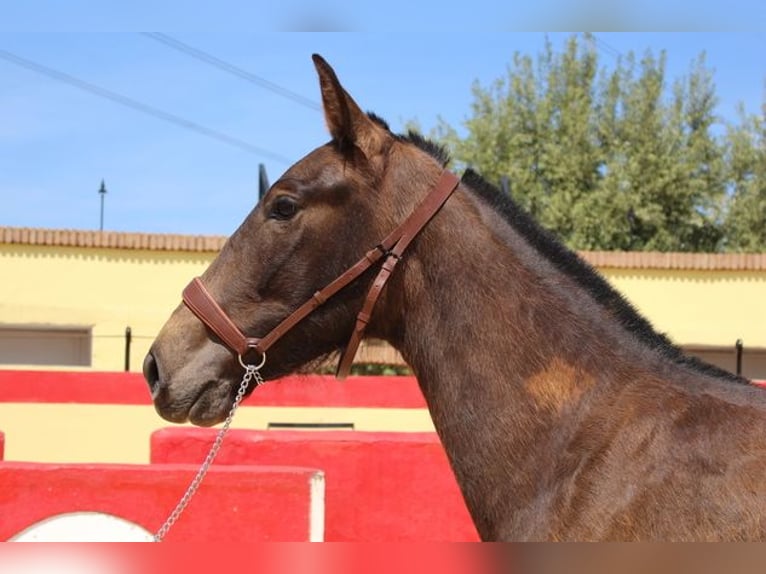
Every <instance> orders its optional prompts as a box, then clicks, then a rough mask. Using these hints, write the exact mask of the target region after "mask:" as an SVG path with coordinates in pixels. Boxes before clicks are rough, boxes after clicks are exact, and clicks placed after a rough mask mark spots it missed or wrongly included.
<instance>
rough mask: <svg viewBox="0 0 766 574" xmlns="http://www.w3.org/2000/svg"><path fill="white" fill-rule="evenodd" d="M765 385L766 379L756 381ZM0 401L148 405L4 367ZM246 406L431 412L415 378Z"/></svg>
mask: <svg viewBox="0 0 766 574" xmlns="http://www.w3.org/2000/svg"><path fill="white" fill-rule="evenodd" d="M753 383H754V384H756V385H759V386H764V387H766V381H753ZM0 403H82V404H113V405H121V404H128V405H149V404H151V397H150V395H149V389H148V387H147V385H146V381H144V378H143V376H142V375H141V374H140V373H116V372H93V371H15V370H2V369H0ZM244 404H245V405H249V406H270V407H283V406H291V407H371V408H404V409H406V408H413V409H422V408H426V404H425V400H424V399H423V395H422V394H421V392H420V388H419V387H418V383H417V380H416V379H415V377H349V378H348V379H346V380H345V381H337V380H335V378H334V377H332V376H328V375H294V376H290V377H285V378H283V379H279V380H276V381H269V382H268V383H267V384H266V385H263V386H262V387H259V388H258V390H257V391H256V392H254V393H252V394H251V395H250V396H249V397H248V398H246V399H245V402H244Z"/></svg>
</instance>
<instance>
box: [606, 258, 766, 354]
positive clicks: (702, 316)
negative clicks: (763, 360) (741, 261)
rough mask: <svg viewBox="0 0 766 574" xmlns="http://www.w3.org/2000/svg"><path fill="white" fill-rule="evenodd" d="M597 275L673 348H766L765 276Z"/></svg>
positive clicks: (684, 273)
mask: <svg viewBox="0 0 766 574" xmlns="http://www.w3.org/2000/svg"><path fill="white" fill-rule="evenodd" d="M601 272H602V273H603V274H604V276H605V277H606V278H607V279H608V280H609V281H610V282H611V283H612V284H613V285H614V286H615V287H616V288H617V289H618V290H619V291H620V292H622V293H623V294H624V295H625V296H626V297H627V298H628V299H629V300H630V301H631V303H633V305H634V306H635V307H636V308H637V309H638V310H639V311H640V312H641V313H642V314H643V315H644V316H645V317H646V318H648V319H649V320H650V321H651V322H652V324H653V325H654V327H655V328H656V329H657V330H658V331H660V332H663V333H666V334H667V335H668V336H669V337H670V338H671V339H672V340H673V341H674V342H675V343H677V344H680V345H684V346H691V345H715V346H725V347H733V346H734V343H735V342H736V340H737V339H742V340H743V341H744V343H745V345H746V346H747V347H760V348H766V271H675V270H664V269H660V270H657V269H644V270H632V269H602V270H601Z"/></svg>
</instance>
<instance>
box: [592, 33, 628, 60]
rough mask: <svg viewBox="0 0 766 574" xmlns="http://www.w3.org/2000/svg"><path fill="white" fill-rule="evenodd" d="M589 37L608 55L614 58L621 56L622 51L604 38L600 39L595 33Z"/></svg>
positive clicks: (617, 58)
mask: <svg viewBox="0 0 766 574" xmlns="http://www.w3.org/2000/svg"><path fill="white" fill-rule="evenodd" d="M591 37H592V38H593V40H594V42H596V44H597V47H598V48H599V49H601V50H602V51H604V52H606V53H607V54H609V55H610V56H612V57H613V58H614V59H615V60H619V59H620V58H621V57H622V52H620V51H619V50H618V49H617V48H615V47H614V46H612V45H611V44H609V43H608V42H606V40H602V39H601V38H600V37H598V36H596V35H595V34H591Z"/></svg>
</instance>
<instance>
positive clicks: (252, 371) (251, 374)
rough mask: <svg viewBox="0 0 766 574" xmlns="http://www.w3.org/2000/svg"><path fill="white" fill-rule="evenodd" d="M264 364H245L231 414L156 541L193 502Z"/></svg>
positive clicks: (155, 536) (159, 539)
mask: <svg viewBox="0 0 766 574" xmlns="http://www.w3.org/2000/svg"><path fill="white" fill-rule="evenodd" d="M262 366H263V364H261V365H257V366H256V365H244V367H245V374H244V375H242V383H240V385H239V389H238V390H237V396H236V397H235V398H234V404H233V405H232V406H231V409H230V410H229V414H228V416H227V417H226V420H225V421H224V422H223V426H222V427H221V428H220V429H219V430H218V434H216V435H215V440H213V444H212V446H211V447H210V451H209V452H208V453H207V456H206V457H205V460H204V461H203V462H202V465H201V466H200V467H199V470H198V471H197V474H196V475H195V477H194V478H193V479H192V481H191V484H189V487H188V488H187V489H186V492H184V494H183V496H182V497H181V500H179V501H178V504H177V505H176V507H175V508H174V509H173V512H171V513H170V516H168V518H167V520H165V522H164V524H163V525H162V526H160V528H159V530H157V533H156V534H155V535H154V542H161V541H162V539H163V538H165V536H166V535H167V533H168V531H169V530H170V529H171V528H172V526H173V525H174V524H175V523H176V521H177V520H178V518H179V517H180V516H181V513H183V511H184V510H185V509H186V507H187V506H188V505H189V502H191V499H192V497H193V496H194V494H195V493H196V492H197V489H199V487H200V485H201V484H202V480H203V479H204V478H205V475H206V474H207V471H208V470H210V465H212V464H213V460H214V459H215V457H216V455H217V454H218V451H219V450H220V448H221V445H222V444H223V438H224V436H226V433H227V432H228V431H229V427H230V426H231V421H232V420H233V419H234V413H236V412H237V408H239V404H240V403H241V402H242V399H244V398H245V393H246V392H247V387H248V386H250V381H252V380H253V379H255V386H256V387H258V386H259V385H262V384H263V378H262V377H261V374H260V373H259V372H258V370H259V369H260V367H262Z"/></svg>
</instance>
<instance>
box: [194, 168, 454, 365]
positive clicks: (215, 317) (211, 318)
mask: <svg viewBox="0 0 766 574" xmlns="http://www.w3.org/2000/svg"><path fill="white" fill-rule="evenodd" d="M459 183H460V180H459V179H458V178H457V176H455V175H454V174H452V173H451V172H449V171H447V170H444V171H443V172H442V174H441V176H440V178H439V181H438V182H437V183H436V186H435V187H434V188H433V189H432V190H431V191H430V192H429V194H428V195H427V196H426V197H425V199H423V201H422V202H421V203H420V204H419V205H418V206H417V207H416V208H415V210H414V211H413V212H412V213H411V214H410V216H409V217H408V218H407V219H405V220H404V222H402V224H401V225H399V226H398V227H397V228H396V229H394V230H393V231H392V232H391V233H390V234H388V236H387V237H386V238H385V239H384V240H383V241H381V242H380V243H379V244H378V245H376V246H375V247H374V248H373V249H371V250H370V251H368V252H367V253H365V254H364V256H363V257H362V258H361V259H360V260H359V261H357V262H356V263H355V264H354V265H352V266H351V267H349V268H348V269H347V270H346V271H344V272H343V273H342V274H341V275H339V276H338V277H336V278H335V279H334V280H333V281H332V282H330V283H329V284H328V285H327V286H326V287H324V289H321V290H320V291H317V292H316V293H314V295H313V296H312V297H311V299H309V300H308V301H306V302H305V303H303V304H302V305H301V306H300V307H298V308H297V309H296V310H295V311H293V312H292V313H291V314H290V315H288V316H287V317H286V318H285V319H284V320H283V321H282V322H281V323H279V325H277V326H276V327H274V329H272V330H271V331H270V332H269V333H267V334H266V335H265V336H264V337H262V338H260V339H258V338H253V337H248V336H246V335H245V334H244V333H243V332H242V331H241V330H240V329H239V327H237V326H236V325H235V324H234V321H232V320H231V318H230V317H229V316H228V315H227V314H226V312H225V311H224V310H223V309H222V308H221V306H220V305H218V303H216V301H215V300H214V299H213V297H212V296H211V295H210V293H209V292H208V290H207V289H206V288H205V286H204V285H203V283H202V281H201V280H200V278H199V277H196V278H194V279H192V281H191V283H189V285H187V286H186V288H185V289H184V291H183V301H184V303H185V304H186V306H187V307H188V308H189V309H190V310H191V311H192V313H194V314H195V315H196V316H197V318H198V319H199V320H200V321H202V322H203V323H204V324H205V325H207V326H208V327H209V328H210V329H211V330H212V331H213V332H214V333H215V334H216V335H218V337H220V338H221V340H222V341H223V342H224V343H226V345H227V346H228V347H229V348H230V349H232V350H233V351H235V352H236V353H237V354H238V356H239V361H240V363H241V364H242V365H243V366H244V362H243V360H242V357H243V356H244V355H245V354H246V353H247V352H248V351H250V350H251V349H252V350H254V351H256V352H257V353H259V354H260V355H261V358H262V359H261V364H260V365H259V366H258V367H257V368H260V367H261V366H263V364H264V363H265V361H266V351H267V350H268V349H269V348H270V347H271V346H272V345H273V344H274V343H275V342H277V341H278V340H279V339H280V338H281V337H282V336H283V335H284V334H285V333H287V332H288V331H289V330H290V329H292V328H293V327H294V326H295V325H297V324H298V323H299V322H300V321H302V320H303V319H304V318H305V317H306V316H308V315H309V314H310V313H311V312H313V311H314V310H315V309H316V308H317V307H320V306H321V305H323V304H324V303H325V302H326V301H327V300H328V299H329V298H330V297H332V296H333V295H335V294H336V293H337V292H338V291H340V290H341V289H343V288H344V287H345V286H346V285H348V284H349V283H351V282H352V281H354V280H355V279H356V278H357V277H359V276H360V275H361V274H362V273H364V272H365V271H367V269H369V268H370V267H372V266H373V265H374V264H375V263H377V262H378V261H380V260H381V259H384V261H383V264H382V265H381V268H380V271H379V272H378V275H377V276H376V277H375V280H374V281H373V282H372V285H371V286H370V288H369V290H368V291H367V296H366V298H365V300H364V304H363V305H362V309H361V311H359V314H358V315H357V317H356V325H355V327H354V330H353V332H352V333H351V337H350V339H349V342H348V344H347V345H346V348H345V350H344V351H343V354H342V356H341V359H340V362H339V363H338V370H337V373H336V377H337V378H339V379H344V378H346V376H347V375H348V373H349V371H350V369H351V363H352V361H353V360H354V356H355V355H356V351H357V349H358V347H359V343H361V341H362V337H363V336H364V331H365V328H366V327H367V323H369V322H370V317H371V316H372V310H373V309H374V307H375V303H376V302H377V301H378V298H379V297H380V294H381V292H382V291H383V287H384V286H385V285H386V281H388V278H389V277H390V276H391V273H392V272H393V270H394V268H395V267H396V264H397V263H398V262H399V260H400V259H401V257H402V254H403V253H404V251H405V250H406V249H407V246H408V245H409V244H410V242H411V241H412V240H413V239H414V238H415V237H416V236H417V235H418V234H419V233H420V232H421V231H422V230H423V228H424V227H425V226H426V224H427V223H428V222H429V221H431V218H432V217H433V216H434V215H435V214H436V212H437V211H439V209H440V208H441V206H442V205H444V202H445V201H447V199H448V198H449V196H450V195H452V192H453V191H455V189H456V188H457V186H458V184H459Z"/></svg>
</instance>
